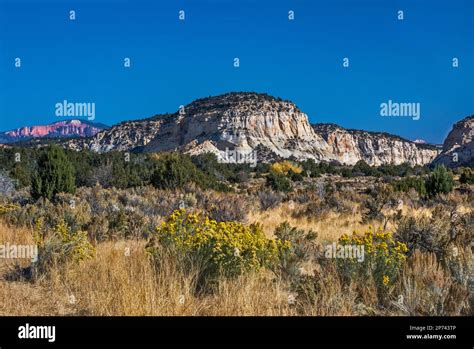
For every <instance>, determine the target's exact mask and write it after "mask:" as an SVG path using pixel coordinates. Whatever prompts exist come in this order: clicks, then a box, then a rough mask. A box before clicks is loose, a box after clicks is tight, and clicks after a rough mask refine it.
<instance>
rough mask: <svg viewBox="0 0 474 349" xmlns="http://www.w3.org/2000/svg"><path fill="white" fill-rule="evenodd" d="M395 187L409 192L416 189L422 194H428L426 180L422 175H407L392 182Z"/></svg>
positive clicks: (397, 189) (396, 189)
mask: <svg viewBox="0 0 474 349" xmlns="http://www.w3.org/2000/svg"><path fill="white" fill-rule="evenodd" d="M392 186H393V189H394V190H395V191H399V192H404V193H406V192H408V191H409V190H410V189H415V190H416V191H417V192H418V194H420V195H421V196H426V195H427V191H426V184H425V180H424V179H423V178H421V177H406V178H403V179H400V180H398V181H395V182H394V183H392Z"/></svg>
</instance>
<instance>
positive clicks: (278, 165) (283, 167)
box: [270, 160, 303, 174]
mask: <svg viewBox="0 0 474 349" xmlns="http://www.w3.org/2000/svg"><path fill="white" fill-rule="evenodd" d="M270 169H271V170H272V171H273V172H276V173H282V174H288V172H290V171H292V172H294V173H297V174H299V173H301V172H303V169H302V168H301V167H300V166H298V165H297V164H295V163H293V162H291V161H288V160H283V161H280V162H275V163H274V164H272V165H271V167H270Z"/></svg>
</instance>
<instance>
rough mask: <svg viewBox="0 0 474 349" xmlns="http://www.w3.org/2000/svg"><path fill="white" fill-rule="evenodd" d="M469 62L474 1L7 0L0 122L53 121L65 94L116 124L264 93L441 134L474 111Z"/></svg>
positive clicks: (346, 119) (352, 122) (412, 132)
mask: <svg viewBox="0 0 474 349" xmlns="http://www.w3.org/2000/svg"><path fill="white" fill-rule="evenodd" d="M71 9H73V10H75V11H76V16H77V18H76V20H75V21H70V20H69V17H68V16H69V10H71ZM180 9H183V10H185V11H186V20H185V21H184V22H181V21H178V11H179V10H180ZM399 9H401V10H403V11H404V13H405V20H404V21H398V20H397V10H399ZM289 10H294V11H295V20H294V21H289V20H288V11H289ZM15 57H20V58H21V59H22V67H21V68H20V69H17V68H15V67H14V59H15ZM124 57H130V58H131V62H132V66H131V68H129V69H125V68H124V67H123V59H124ZM234 57H239V58H240V61H241V66H240V68H238V69H236V68H234V67H233V59H234ZM344 57H349V59H350V67H349V68H346V69H345V68H343V67H342V59H343V58H344ZM453 57H458V58H459V68H457V69H454V68H452V65H451V60H452V58H453ZM473 66H474V1H473V0H449V1H448V0H446V1H439V0H387V1H382V0H324V1H317V0H285V1H275V0H274V1H263V0H258V1H257V0H255V1H254V0H232V1H231V0H220V1H217V0H190V1H182V0H169V1H143V0H141V1H140V0H138V1H120V0H118V1H112V0H102V1H100V0H99V1H91V0H88V1H67V0H62V1H60V0H56V1H39V0H34V1H33V0H31V1H26V0H14V1H13V0H0V130H1V131H5V130H8V129H12V128H16V127H19V126H23V125H31V124H43V123H50V122H54V121H56V120H58V117H57V116H55V113H54V112H55V108H54V107H55V104H56V103H57V102H61V101H63V100H64V99H66V100H68V101H71V102H94V103H96V114H97V116H96V121H97V122H102V123H106V124H109V125H111V124H114V123H117V122H120V121H122V120H129V119H139V118H144V117H149V116H152V115H154V114H160V113H164V112H174V111H176V110H177V109H178V107H179V105H181V104H187V103H189V102H191V101H192V100H194V99H196V98H199V97H204V96H209V95H216V94H221V93H225V92H229V91H256V92H266V93H269V94H271V95H274V96H280V97H282V98H284V99H290V100H292V101H294V102H295V103H296V104H297V105H298V107H300V109H302V110H303V111H304V112H305V113H307V114H308V115H309V118H310V121H311V122H313V123H316V122H334V123H337V124H340V125H342V126H344V127H350V128H361V129H367V130H377V131H387V132H391V133H395V134H399V135H401V136H404V137H406V138H409V139H415V138H422V139H425V140H427V141H430V142H436V143H439V142H442V141H443V139H444V137H445V136H446V134H447V132H448V131H449V129H450V128H451V125H452V124H453V123H454V122H455V121H457V120H460V119H461V118H463V117H465V116H467V115H471V114H474V67H473ZM389 99H391V100H393V101H396V102H420V103H421V119H420V120H418V121H413V120H412V119H411V118H409V117H398V118H397V117H381V116H380V115H379V111H380V103H382V102H386V101H388V100H389Z"/></svg>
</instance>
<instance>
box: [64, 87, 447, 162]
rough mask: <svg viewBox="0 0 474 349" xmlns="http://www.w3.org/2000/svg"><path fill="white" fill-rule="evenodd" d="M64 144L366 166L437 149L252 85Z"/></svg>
mask: <svg viewBox="0 0 474 349" xmlns="http://www.w3.org/2000/svg"><path fill="white" fill-rule="evenodd" d="M324 125H325V126H324ZM67 146H68V147H69V148H71V149H75V150H80V149H90V150H93V151H96V152H107V151H111V150H121V151H136V152H158V151H174V150H176V151H182V152H185V153H189V154H200V153H205V152H211V153H214V154H216V155H217V156H218V157H219V156H221V154H222V152H223V151H225V150H226V149H231V150H237V151H240V152H243V153H248V152H252V151H256V152H257V158H258V159H259V161H268V160H271V159H272V158H295V159H299V160H304V159H314V160H316V161H337V162H339V163H343V164H349V165H352V164H355V163H356V162H357V161H359V160H364V161H366V162H367V163H369V164H371V165H381V164H386V163H392V164H400V163H403V162H409V163H410V164H412V165H424V164H428V163H430V162H431V161H432V160H433V159H434V158H435V157H436V156H437V155H438V153H439V149H437V148H436V147H434V146H431V145H428V144H418V143H415V142H411V141H408V140H405V139H403V138H401V137H399V136H395V135H389V134H387V133H377V132H367V131H362V130H347V129H344V128H342V127H340V126H337V125H331V124H316V125H311V124H310V123H309V120H308V116H307V115H306V114H305V113H303V112H302V111H301V110H300V109H299V108H298V107H297V106H296V105H295V104H294V103H292V102H291V101H288V100H283V99H281V98H275V97H272V96H270V95H267V94H259V93H254V92H232V93H227V94H223V95H219V96H212V97H206V98H200V99H197V100H195V101H194V102H192V103H190V104H188V105H187V106H185V107H184V108H183V110H181V111H178V112H176V113H174V114H164V115H157V116H154V117H151V118H148V119H144V120H135V121H127V122H123V123H120V124H118V125H116V126H113V127H111V128H110V129H107V130H105V131H102V132H100V133H98V134H97V135H95V136H94V137H90V138H85V139H75V140H71V141H69V142H68V143H67Z"/></svg>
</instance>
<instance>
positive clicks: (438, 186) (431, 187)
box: [425, 165, 454, 197]
mask: <svg viewBox="0 0 474 349" xmlns="http://www.w3.org/2000/svg"><path fill="white" fill-rule="evenodd" d="M425 186H426V192H427V194H428V196H430V197H434V196H436V195H438V194H447V193H449V192H451V191H452V190H453V187H454V180H453V175H452V173H451V172H450V171H448V169H447V168H446V167H445V166H444V165H437V166H436V167H435V168H434V170H433V172H432V173H431V174H430V175H429V176H428V178H427V179H426V183H425Z"/></svg>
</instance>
